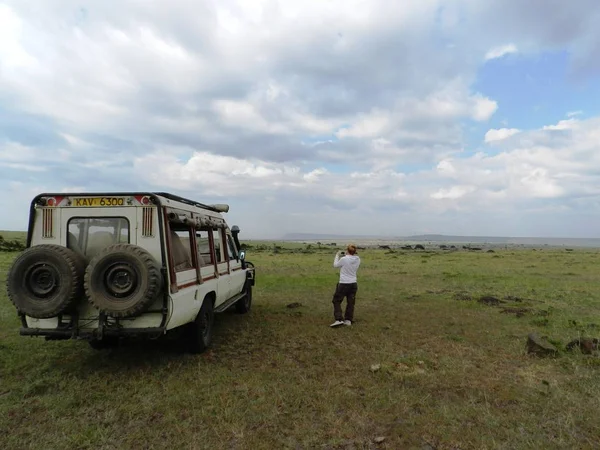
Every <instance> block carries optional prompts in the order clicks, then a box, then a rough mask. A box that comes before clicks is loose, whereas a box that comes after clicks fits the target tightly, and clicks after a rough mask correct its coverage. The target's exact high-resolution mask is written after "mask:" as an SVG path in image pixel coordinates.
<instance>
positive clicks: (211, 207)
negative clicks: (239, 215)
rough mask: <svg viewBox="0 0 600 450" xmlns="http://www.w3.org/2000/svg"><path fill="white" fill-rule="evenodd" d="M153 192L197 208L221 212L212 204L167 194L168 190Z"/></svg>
mask: <svg viewBox="0 0 600 450" xmlns="http://www.w3.org/2000/svg"><path fill="white" fill-rule="evenodd" d="M154 194H155V195H160V196H161V197H165V198H168V199H169V200H174V201H176V202H181V203H185V204H187V205H191V206H196V207H198V208H204V209H208V210H210V211H214V212H222V211H219V210H218V209H217V208H215V207H213V206H210V205H205V204H204V203H200V202H196V201H194V200H190V199H188V198H184V197H180V196H179V195H175V194H169V193H168V192H155V193H154Z"/></svg>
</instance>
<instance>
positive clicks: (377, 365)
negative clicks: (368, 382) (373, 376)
mask: <svg viewBox="0 0 600 450" xmlns="http://www.w3.org/2000/svg"><path fill="white" fill-rule="evenodd" d="M379 369H381V364H373V365H372V366H371V372H377V371H378V370H379Z"/></svg>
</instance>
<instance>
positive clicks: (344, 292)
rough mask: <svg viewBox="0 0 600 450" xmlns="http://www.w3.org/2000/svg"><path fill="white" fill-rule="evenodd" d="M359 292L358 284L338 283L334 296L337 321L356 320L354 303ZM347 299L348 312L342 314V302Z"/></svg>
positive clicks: (334, 313)
mask: <svg viewBox="0 0 600 450" xmlns="http://www.w3.org/2000/svg"><path fill="white" fill-rule="evenodd" d="M357 291H358V284H357V283H347V284H346V283H343V284H342V283H338V284H337V286H336V288H335V293H334V294H333V316H334V317H335V320H344V319H345V320H349V321H351V322H352V321H353V320H354V301H355V299H356V292H357ZM344 297H346V312H345V314H343V313H342V302H343V301H344Z"/></svg>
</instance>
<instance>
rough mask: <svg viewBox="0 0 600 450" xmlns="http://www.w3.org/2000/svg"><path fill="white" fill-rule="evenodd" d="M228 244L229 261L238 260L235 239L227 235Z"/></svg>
mask: <svg viewBox="0 0 600 450" xmlns="http://www.w3.org/2000/svg"><path fill="white" fill-rule="evenodd" d="M227 243H228V244H229V259H230V260H232V259H237V251H236V250H235V244H234V243H233V238H232V237H231V236H229V235H227Z"/></svg>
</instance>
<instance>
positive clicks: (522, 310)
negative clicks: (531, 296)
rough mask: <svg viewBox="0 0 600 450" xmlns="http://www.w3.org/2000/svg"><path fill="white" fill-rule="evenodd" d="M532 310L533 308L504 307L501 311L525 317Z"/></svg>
mask: <svg viewBox="0 0 600 450" xmlns="http://www.w3.org/2000/svg"><path fill="white" fill-rule="evenodd" d="M530 311H531V309H529V308H502V311H500V312H501V313H503V314H514V315H515V316H516V317H523V316H524V315H525V314H527V313H528V312H530Z"/></svg>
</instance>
